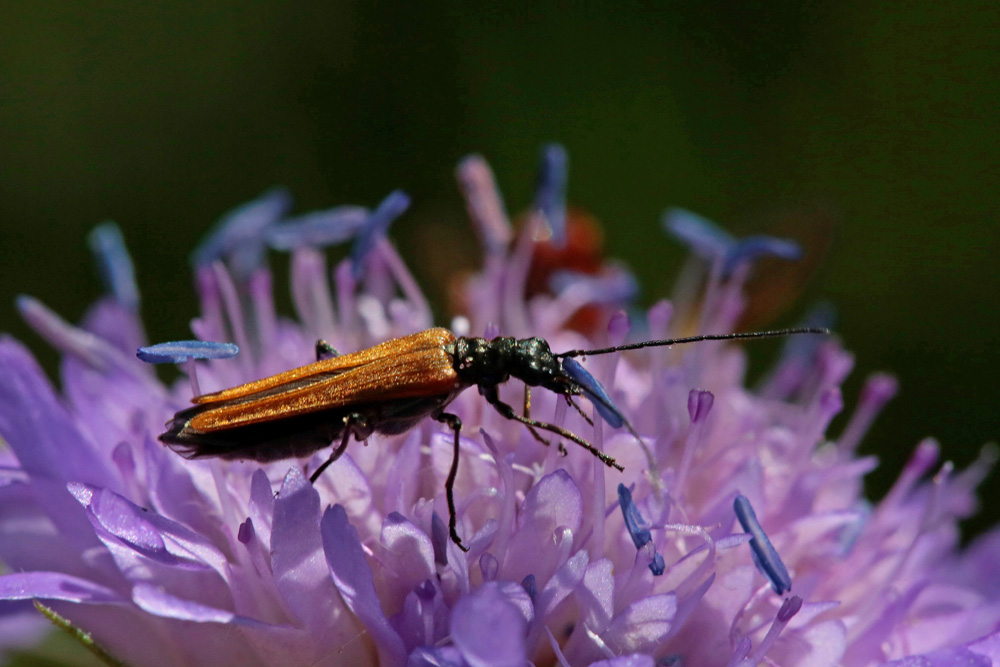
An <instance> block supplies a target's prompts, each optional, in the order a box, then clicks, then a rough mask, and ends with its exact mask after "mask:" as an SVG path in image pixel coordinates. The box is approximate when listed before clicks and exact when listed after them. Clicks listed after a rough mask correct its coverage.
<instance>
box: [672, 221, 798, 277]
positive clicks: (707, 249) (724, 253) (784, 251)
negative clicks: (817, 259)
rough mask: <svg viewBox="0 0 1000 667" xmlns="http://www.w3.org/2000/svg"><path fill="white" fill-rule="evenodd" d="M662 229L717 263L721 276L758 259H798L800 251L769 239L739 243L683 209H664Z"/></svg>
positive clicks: (786, 241)
mask: <svg viewBox="0 0 1000 667" xmlns="http://www.w3.org/2000/svg"><path fill="white" fill-rule="evenodd" d="M663 227H664V229H666V231H667V233H668V234H670V235H671V236H673V237H674V238H676V239H677V240H678V241H680V242H681V243H683V244H685V245H687V246H688V247H689V248H691V250H692V252H694V253H695V254H696V255H699V256H701V257H704V258H705V259H708V260H718V259H721V260H722V261H723V264H722V273H723V275H724V276H729V275H730V274H732V272H733V271H734V270H736V268H737V267H739V266H740V265H742V264H746V263H750V262H753V261H755V260H757V259H758V258H760V257H765V256H772V257H778V258H781V259H787V260H795V259H799V258H801V257H802V250H801V248H799V245H798V244H797V243H795V242H794V241H791V240H789V239H780V238H776V237H773V236H748V237H747V238H745V239H743V240H739V239H737V238H736V237H734V236H732V235H731V234H729V233H728V232H726V231H725V230H723V229H722V228H721V227H719V226H718V225H716V224H715V223H714V222H712V221H711V220H708V219H707V218H703V217H702V216H700V215H698V214H696V213H692V212H691V211H688V210H686V209H683V208H672V209H668V210H667V211H666V212H665V213H664V214H663Z"/></svg>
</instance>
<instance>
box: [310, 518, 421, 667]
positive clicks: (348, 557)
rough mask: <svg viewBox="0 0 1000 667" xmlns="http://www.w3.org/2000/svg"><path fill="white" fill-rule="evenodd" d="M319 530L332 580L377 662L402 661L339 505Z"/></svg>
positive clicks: (361, 553)
mask: <svg viewBox="0 0 1000 667" xmlns="http://www.w3.org/2000/svg"><path fill="white" fill-rule="evenodd" d="M320 532H321V533H322V536H323V549H324V551H325V552H326V561H327V563H328V564H329V567H330V573H331V574H332V575H333V581H334V583H335V584H336V586H337V589H338V590H339V591H340V594H341V596H343V598H344V602H346V603H347V606H348V607H350V609H351V611H352V612H354V615H355V616H357V617H358V618H359V619H360V620H361V622H362V623H364V625H365V627H366V628H368V632H369V633H370V634H371V636H372V639H374V640H375V646H376V648H377V649H378V655H379V662H380V663H381V664H383V665H401V664H403V662H404V658H405V655H406V651H405V649H404V647H403V640H402V639H401V638H400V636H399V635H398V634H397V633H396V631H395V630H393V629H392V627H391V626H390V625H389V621H388V620H387V619H386V617H385V613H384V612H383V611H382V606H381V604H380V603H379V599H378V595H377V594H376V593H375V583H374V581H373V580H372V570H371V568H370V567H369V565H368V562H367V561H366V560H365V553H364V550H363V549H362V548H361V540H359V539H358V531H357V529H355V528H354V526H352V525H351V523H350V522H349V521H348V520H347V512H346V511H344V508H343V507H341V506H340V505H334V506H333V507H330V508H327V510H326V512H324V513H323V519H322V521H321V523H320Z"/></svg>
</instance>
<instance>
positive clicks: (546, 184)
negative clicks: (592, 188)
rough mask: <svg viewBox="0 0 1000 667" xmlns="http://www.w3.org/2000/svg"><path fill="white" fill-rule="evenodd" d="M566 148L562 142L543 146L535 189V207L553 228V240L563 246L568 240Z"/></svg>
mask: <svg viewBox="0 0 1000 667" xmlns="http://www.w3.org/2000/svg"><path fill="white" fill-rule="evenodd" d="M567 162H568V158H567V156H566V149H565V148H563V147H562V146H561V145H560V144H547V145H545V146H543V147H542V154H541V160H540V164H539V169H538V186H537V187H536V189H535V208H536V209H537V210H539V211H540V212H541V213H542V215H544V216H545V220H546V222H547V223H548V225H549V229H551V230H552V242H553V244H554V245H556V246H559V247H561V246H562V245H563V244H564V243H565V242H566V183H567V181H568V175H567V171H568V170H567Z"/></svg>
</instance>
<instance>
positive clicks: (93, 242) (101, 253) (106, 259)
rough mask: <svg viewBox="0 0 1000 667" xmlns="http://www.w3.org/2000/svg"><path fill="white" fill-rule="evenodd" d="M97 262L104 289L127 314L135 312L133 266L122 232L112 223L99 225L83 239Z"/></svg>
mask: <svg viewBox="0 0 1000 667" xmlns="http://www.w3.org/2000/svg"><path fill="white" fill-rule="evenodd" d="M87 239H88V241H89V242H90V249H91V251H93V253H94V258H95V259H96V260H97V270H98V271H99V272H100V274H101V280H103V281H104V286H105V287H106V288H107V290H108V291H109V292H111V294H113V295H114V297H115V301H117V302H118V303H119V304H120V305H122V306H124V307H125V308H127V309H129V310H131V311H133V312H134V311H137V310H138V309H139V288H138V287H137V286H136V282H135V267H134V266H133V264H132V258H131V257H130V256H129V254H128V249H127V248H126V247H125V239H124V238H123V237H122V230H121V229H120V228H119V227H118V225H116V224H115V223H113V222H102V223H101V224H99V225H98V226H97V227H94V229H93V230H92V231H91V232H90V235H89V236H88V237H87Z"/></svg>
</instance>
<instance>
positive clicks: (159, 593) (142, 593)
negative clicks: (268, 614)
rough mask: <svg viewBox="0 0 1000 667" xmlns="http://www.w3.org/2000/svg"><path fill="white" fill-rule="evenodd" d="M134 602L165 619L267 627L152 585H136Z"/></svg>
mask: <svg viewBox="0 0 1000 667" xmlns="http://www.w3.org/2000/svg"><path fill="white" fill-rule="evenodd" d="M132 601H133V602H135V603H136V604H137V605H138V606H139V608H140V609H142V610H143V611H146V612H149V613H150V614H153V615H154V616H163V617H164V618H174V619H177V620H181V621H192V622H194V623H225V624H228V623H232V624H235V625H246V626H250V627H267V624H266V623H262V622H260V621H257V620H254V619H252V618H247V617H245V616H240V615H238V614H234V613H233V612H231V611H226V610H225V609H216V608H214V607H209V606H207V605H203V604H200V603H198V602H194V601H192V600H182V599H181V598H179V597H176V596H174V595H170V594H169V593H167V592H165V591H164V590H163V589H162V588H159V587H157V586H154V585H152V584H136V585H135V587H134V588H133V589H132Z"/></svg>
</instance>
